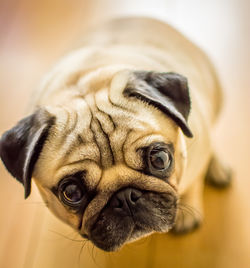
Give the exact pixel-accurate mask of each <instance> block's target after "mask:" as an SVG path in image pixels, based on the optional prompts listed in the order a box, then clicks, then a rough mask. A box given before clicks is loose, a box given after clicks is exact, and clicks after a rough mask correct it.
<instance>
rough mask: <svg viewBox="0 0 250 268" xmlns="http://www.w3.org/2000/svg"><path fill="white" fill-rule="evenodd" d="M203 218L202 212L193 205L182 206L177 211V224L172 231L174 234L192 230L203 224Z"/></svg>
mask: <svg viewBox="0 0 250 268" xmlns="http://www.w3.org/2000/svg"><path fill="white" fill-rule="evenodd" d="M202 218H203V217H202V214H201V213H199V212H198V211H196V210H194V209H192V208H191V207H186V206H180V207H179V208H178V211H177V216H176V221H175V225H174V227H173V228H172V230H171V231H172V233H174V234H185V233H189V232H192V231H193V230H195V229H197V228H198V227H199V226H200V225H201V222H202Z"/></svg>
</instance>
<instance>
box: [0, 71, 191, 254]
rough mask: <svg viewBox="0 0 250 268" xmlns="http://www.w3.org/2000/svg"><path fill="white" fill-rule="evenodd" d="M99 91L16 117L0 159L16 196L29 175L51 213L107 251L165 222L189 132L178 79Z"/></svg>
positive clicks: (133, 80) (170, 221)
mask: <svg viewBox="0 0 250 268" xmlns="http://www.w3.org/2000/svg"><path fill="white" fill-rule="evenodd" d="M107 84H108V86H107V87H104V88H103V89H101V90H98V91H95V92H92V93H89V94H86V95H85V96H82V97H78V98H76V99H75V100H74V101H73V102H72V103H71V104H69V105H67V106H63V107H44V108H41V109H39V110H38V111H36V112H35V113H34V114H32V115H30V116H29V117H26V118H25V119H23V120H22V121H20V122H19V123H18V124H17V125H16V126H15V127H14V128H12V129H11V130H9V131H7V132H5V133H4V134H3V136H2V138H1V141H0V155H1V158H2V161H3V162H4V164H5V166H6V167H7V169H8V170H9V172H10V173H11V174H12V175H13V176H14V177H16V178H17V179H18V180H19V181H20V182H22V183H23V185H24V187H25V197H28V195H29V194H30V187H31V177H33V178H34V180H35V182H36V184H37V186H38V188H39V190H40V193H41V195H42V197H43V199H44V201H45V202H46V204H47V206H48V207H49V208H50V209H51V210H52V212H53V213H54V214H56V215H57V216H58V217H59V218H60V219H62V220H63V221H64V222H66V223H68V224H69V225H71V226H72V227H73V228H74V229H76V230H77V231H78V232H79V233H80V234H81V235H82V236H83V237H87V238H89V239H90V240H91V241H92V242H93V243H94V244H95V245H96V246H98V247H99V248H102V249H103V250H106V251H113V250H117V249H119V248H120V247H121V246H122V245H123V244H124V243H126V242H129V241H132V240H135V239H137V238H140V237H142V236H145V235H147V234H150V233H152V232H167V231H168V230H169V229H171V227H172V226H173V225H174V222H175V217H176V212H177V202H178V184H179V180H180V179H181V175H182V172H183V169H184V167H185V143H184V142H183V133H184V134H185V135H186V136H189V137H191V136H192V134H191V132H190V130H189V128H188V125H187V117H188V114H189V110H190V100H189V93H188V87H187V81H186V79H185V78H184V77H182V76H181V75H178V74H174V73H153V72H128V71H124V72H120V73H118V74H116V75H115V76H114V77H113V79H112V81H109V83H107ZM181 130H182V131H181ZM182 132H183V133H182Z"/></svg>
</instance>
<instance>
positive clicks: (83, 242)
mask: <svg viewBox="0 0 250 268" xmlns="http://www.w3.org/2000/svg"><path fill="white" fill-rule="evenodd" d="M87 242H88V240H87V239H86V240H84V241H82V246H81V248H80V251H79V253H78V266H79V268H80V267H81V254H82V251H83V249H84V247H85V245H86V243H87Z"/></svg>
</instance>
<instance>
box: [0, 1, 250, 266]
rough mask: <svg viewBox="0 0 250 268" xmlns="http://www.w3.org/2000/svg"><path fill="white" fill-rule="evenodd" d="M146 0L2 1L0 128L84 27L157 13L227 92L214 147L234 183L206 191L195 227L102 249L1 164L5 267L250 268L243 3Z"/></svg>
mask: <svg viewBox="0 0 250 268" xmlns="http://www.w3.org/2000/svg"><path fill="white" fill-rule="evenodd" d="M147 2H148V1H144V2H143V3H142V1H138V0H137V1H131V0H128V1H122V0H117V1H116V0H113V1H111V0H107V1H80V0H74V1H69V0H36V1H32V0H30V1H29V0H2V1H1V2H0V133H2V132H3V131H4V130H6V129H8V128H10V127H12V126H13V125H14V123H15V122H16V121H17V120H19V119H20V118H21V117H22V116H23V114H24V113H25V109H26V107H27V103H28V101H29V96H30V94H31V92H32V90H33V89H34V88H35V87H36V86H37V85H38V82H39V81H40V79H41V77H42V75H43V74H44V73H45V72H46V71H47V70H48V69H49V68H50V66H51V65H52V64H53V63H54V62H56V60H57V59H58V58H59V57H60V56H62V55H63V54H64V53H65V52H66V51H67V48H68V47H69V46H70V44H72V43H73V42H74V40H75V38H77V36H78V35H79V34H80V32H82V31H83V30H84V28H87V27H88V25H90V24H92V23H93V22H94V21H96V20H100V19H102V18H104V17H109V16H113V15H120V14H133V15H135V14H143V15H151V16H156V17H159V18H162V19H164V20H166V21H169V22H170V23H172V24H173V25H175V26H176V27H177V28H178V29H180V30H182V31H183V32H184V33H185V34H186V35H187V36H189V37H190V38H191V39H193V40H194V41H195V42H196V43H198V44H199V45H200V46H201V47H203V48H204V49H205V50H206V51H207V52H208V53H209V55H210V56H211V57H212V59H213V61H214V62H215V64H216V66H217V69H218V73H219V75H220V78H221V81H222V84H223V86H224V88H225V96H226V98H225V106H224V110H223V113H222V115H221V118H220V120H219V122H218V126H217V128H216V130H215V131H214V143H215V145H216V146H217V148H218V151H219V153H220V155H221V156H222V157H223V158H224V160H225V161H227V162H228V163H229V164H230V165H231V166H232V168H233V169H234V174H235V176H234V177H235V179H234V182H233V186H232V187H231V188H230V189H227V190H216V189H213V188H210V187H206V189H205V194H204V195H205V216H206V218H205V222H204V224H203V226H202V227H201V228H200V229H199V230H198V231H196V232H194V233H192V234H189V235H185V236H180V237H175V236H172V235H160V234H156V235H152V236H150V237H149V238H147V239H142V240H140V241H138V242H136V243H134V244H131V245H128V246H125V247H124V249H122V250H121V251H120V252H118V253H109V254H107V253H103V252H101V251H100V250H98V249H96V248H94V247H93V246H92V245H91V244H85V245H84V243H82V242H81V241H80V242H79V241H78V240H79V239H80V238H79V237H78V236H77V235H76V234H74V232H73V231H72V230H71V229H70V228H69V227H67V226H65V225H64V224H62V223H61V222H60V221H58V220H57V219H56V218H55V217H54V216H52V215H51V214H50V213H49V212H48V210H47V209H46V208H45V206H44V205H43V203H42V201H41V199H40V197H39V195H38V193H37V190H36V188H35V187H34V185H33V191H32V195H31V198H29V200H26V201H24V199H23V188H22V187H21V185H20V184H19V183H17V182H16V181H15V180H14V179H12V178H11V177H10V175H9V174H8V173H7V172H6V170H5V169H4V167H3V165H2V164H0V215H1V216H0V217H1V218H0V267H1V268H19V267H25V268H31V267H34V268H39V267H41V268H44V267H46V268H57V267H60V268H67V267H71V268H78V267H84V268H93V267H107V268H111V267H114V268H118V267H119V268H123V267H124V268H125V267H126V268H127V267H130V268H133V267H136V268H144V267H147V268H150V267H157V268H161V267H162V268H163V267H164V268H165V267H170V268H179V267H182V268H224V267H225V268H235V267H239V268H247V267H250V200H249V199H250V160H249V159H250V153H249V149H250V141H249V137H250V87H249V86H250V80H249V77H250V65H249V62H250V55H249V47H250V37H249V33H250V29H249V26H250V23H249V10H250V8H249V4H248V3H249V1H247V0H246V1H244V0H230V1H226V0H221V1H216V0H210V1H195V0H190V1H185V0H180V1H171V0H165V1H160V0H155V1H151V2H153V4H154V5H152V4H151V5H150V4H148V3H147ZM72 239H75V240H76V241H73V240H72Z"/></svg>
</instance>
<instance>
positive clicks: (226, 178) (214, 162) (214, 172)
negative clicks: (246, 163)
mask: <svg viewBox="0 0 250 268" xmlns="http://www.w3.org/2000/svg"><path fill="white" fill-rule="evenodd" d="M231 181H232V170H231V169H230V168H229V167H228V166H226V165H225V164H224V163H222V162H221V161H220V160H219V159H218V158H217V157H216V156H214V157H213V158H212V159H211V161H210V164H209V167H208V170H207V174H206V182H207V183H208V184H211V185H213V186H215V187H219V188H223V187H227V186H229V185H230V184H231Z"/></svg>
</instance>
